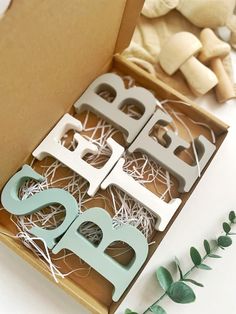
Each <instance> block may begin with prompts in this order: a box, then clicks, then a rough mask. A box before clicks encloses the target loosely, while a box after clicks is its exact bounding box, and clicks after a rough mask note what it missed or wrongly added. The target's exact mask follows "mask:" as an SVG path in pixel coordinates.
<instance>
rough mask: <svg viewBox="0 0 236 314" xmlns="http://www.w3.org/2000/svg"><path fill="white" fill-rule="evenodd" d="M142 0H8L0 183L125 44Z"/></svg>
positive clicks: (0, 80) (0, 88)
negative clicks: (10, 2)
mask: <svg viewBox="0 0 236 314" xmlns="http://www.w3.org/2000/svg"><path fill="white" fill-rule="evenodd" d="M141 4H142V1H141V0H116V1H111V0H70V1H68V0H60V1H57V0H30V1H28V0H21V1H13V2H12V5H11V7H10V9H9V10H8V11H7V13H6V16H5V17H4V18H3V19H2V20H0V59H1V62H0V73H1V76H0V94H1V99H0V131H1V136H2V139H3V140H2V145H1V165H0V187H1V185H2V184H3V183H4V182H5V181H6V179H7V178H8V177H9V176H10V175H11V173H12V172H14V171H16V169H17V167H19V166H20V165H21V163H22V162H23V160H24V158H25V157H26V156H27V155H28V154H29V153H30V152H31V151H32V150H33V149H34V148H35V146H36V145H38V143H39V142H40V141H41V140H42V138H43V137H44V136H45V135H46V134H47V132H48V131H49V130H50V129H51V128H52V127H53V125H54V124H55V123H56V122H57V120H58V119H59V118H60V117H61V116H62V115H63V113H65V112H66V111H67V109H68V108H69V107H70V106H71V105H72V104H73V102H74V101H75V100H76V99H77V98H78V97H79V96H80V94H81V93H82V92H83V90H84V89H85V88H86V87H87V86H88V85H89V83H90V82H91V81H92V80H93V79H94V78H95V77H96V76H97V75H99V74H100V73H101V69H104V67H105V66H106V65H107V67H108V65H109V62H110V61H111V60H112V56H113V54H114V52H116V51H118V50H120V49H122V48H124V47H125V45H128V43H129V40H130V38H131V36H132V30H133V29H134V26H135V25H134V23H135V20H136V17H137V16H138V12H139V10H140V9H141ZM129 17H130V18H129Z"/></svg>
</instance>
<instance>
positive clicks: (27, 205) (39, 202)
mask: <svg viewBox="0 0 236 314" xmlns="http://www.w3.org/2000/svg"><path fill="white" fill-rule="evenodd" d="M29 179H34V180H37V181H39V182H42V181H43V180H44V177H42V176H41V175H39V174H38V173H37V172H35V171H34V170H33V169H32V168H31V167H30V166H28V165H24V166H23V167H22V169H21V170H20V171H19V172H17V173H16V174H15V175H14V176H13V177H11V179H10V180H9V181H8V182H7V184H6V185H5V187H4V189H3V191H2V196H1V202H2V205H3V206H4V208H5V209H6V210H7V211H8V212H10V213H11V214H14V215H17V216H21V215H29V214H33V213H35V212H37V211H39V210H40V209H43V208H46V207H47V206H49V205H52V204H61V205H62V206H63V207H64V208H65V210H66V216H65V219H64V221H63V222H62V224H61V225H60V226H59V227H57V228H55V229H53V230H46V229H43V228H40V227H32V228H31V229H30V233H32V234H33V235H35V236H37V237H40V238H43V239H44V240H45V242H46V243H47V246H48V247H49V248H50V249H52V248H53V246H54V245H55V244H56V240H57V238H58V237H59V236H61V235H62V234H63V233H64V232H65V231H66V230H67V229H68V227H69V226H70V224H71V223H72V221H73V220H74V219H75V218H76V217H77V215H78V212H79V209H78V205H77V202H76V200H75V198H74V197H73V196H72V195H71V194H70V193H68V192H66V191H64V190H62V189H55V188H52V189H48V190H44V191H41V192H39V193H36V194H35V195H33V196H30V197H29V198H26V199H24V200H21V199H19V196H18V193H19V189H20V187H21V186H22V184H23V183H24V182H25V181H27V180H29Z"/></svg>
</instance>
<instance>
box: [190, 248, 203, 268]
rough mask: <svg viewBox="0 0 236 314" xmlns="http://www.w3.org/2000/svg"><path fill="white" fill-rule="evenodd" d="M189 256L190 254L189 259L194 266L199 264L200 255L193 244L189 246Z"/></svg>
mask: <svg viewBox="0 0 236 314" xmlns="http://www.w3.org/2000/svg"><path fill="white" fill-rule="evenodd" d="M190 256H191V259H192V261H193V264H194V265H195V266H197V265H200V264H201V262H202V258H201V255H200V253H199V252H198V250H197V249H196V248H195V247H193V246H192V247H191V248H190Z"/></svg>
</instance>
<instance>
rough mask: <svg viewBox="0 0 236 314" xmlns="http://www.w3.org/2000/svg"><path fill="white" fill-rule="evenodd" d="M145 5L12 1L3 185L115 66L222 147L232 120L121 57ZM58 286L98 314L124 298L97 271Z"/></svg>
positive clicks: (3, 83)
mask: <svg viewBox="0 0 236 314" xmlns="http://www.w3.org/2000/svg"><path fill="white" fill-rule="evenodd" d="M141 6H142V1H139V0H116V1H110V0H100V1H95V0H93V1H92V0H70V1H66V0H61V1H59V2H58V1H56V0H47V1H41V0H31V1H27V0H21V1H13V4H12V6H11V8H10V9H9V11H8V12H7V14H6V16H5V17H4V19H3V20H2V21H1V22H0V46H1V50H0V57H1V63H0V73H1V76H0V92H1V106H0V117H1V123H0V129H1V134H2V138H1V141H2V143H1V166H0V173H1V176H0V188H2V187H3V186H4V184H5V182H6V181H7V180H8V179H9V178H10V177H11V176H12V175H13V174H14V173H15V172H16V171H17V170H18V169H19V168H20V167H21V166H22V164H24V163H25V162H27V160H29V158H30V155H31V152H32V151H33V150H34V149H35V148H36V147H37V145H38V144H39V143H40V142H41V140H42V139H43V138H44V137H45V136H46V134H47V133H48V132H49V131H50V129H51V128H52V127H53V126H54V125H55V124H56V123H57V121H58V120H59V119H60V118H61V116H62V115H63V114H64V113H66V112H68V111H70V110H71V108H72V106H73V103H74V102H75V100H76V99H77V98H78V97H79V96H80V95H81V94H82V92H83V91H84V90H85V89H86V87H87V86H88V85H89V84H90V83H91V82H92V81H93V80H94V79H95V78H96V77H97V76H99V75H100V74H102V73H105V72H108V71H111V70H116V71H119V72H120V73H123V74H126V75H130V76H132V77H133V78H134V79H135V80H136V82H137V83H138V84H139V85H141V86H143V87H145V88H148V89H151V90H153V91H155V93H156V95H157V97H158V98H159V99H174V100H182V101H184V102H187V103H188V104H189V106H183V105H181V104H175V108H177V109H178V110H179V111H182V112H184V113H185V114H187V115H188V116H189V117H191V118H193V119H195V120H198V121H201V122H204V123H207V124H208V125H210V126H211V128H212V129H213V130H214V132H215V134H216V146H217V149H219V147H220V145H221V143H222V142H223V140H224V138H225V136H226V134H227V125H225V124H224V123H223V122H221V121H220V120H218V119H217V118H215V117H214V116H212V115H211V114H209V113H207V112H206V111H205V110H203V109H201V108H199V107H197V106H196V105H195V104H194V103H192V102H191V101H190V100H188V99H187V98H186V97H184V96H183V95H181V94H180V93H178V92H177V91H175V90H174V89H172V88H170V87H168V86H167V85H166V84H164V83H163V82H161V81H159V80H158V79H155V78H153V77H151V76H150V75H149V74H148V73H146V72H145V71H143V70H142V69H140V68H139V67H137V66H136V65H134V64H132V63H130V62H128V61H126V60H125V59H124V58H123V57H121V56H120V55H119V54H117V53H118V52H120V51H122V50H123V49H124V48H125V47H126V46H127V45H128V44H129V41H130V38H131V36H132V32H133V30H134V27H135V22H136V19H137V16H138V13H139V12H140V10H141ZM114 55H115V56H114ZM197 183H198V182H196V183H195V185H194V186H193V188H192V189H191V191H190V192H189V193H185V194H183V195H181V198H182V200H183V202H182V205H181V207H180V208H179V209H178V211H177V212H176V214H175V216H174V217H173V219H172V221H171V223H170V224H169V226H168V228H167V229H166V230H165V232H163V233H160V232H157V233H156V235H155V236H154V240H155V241H156V244H155V245H154V246H152V247H151V248H150V252H149V258H150V257H151V255H152V254H153V252H154V251H155V250H156V248H157V247H158V245H159V243H160V242H161V240H162V239H163V237H164V236H165V234H166V232H167V231H168V229H169V228H170V226H171V224H172V223H173V222H174V220H175V218H176V217H177V215H178V213H179V212H180V210H181V209H182V207H183V206H184V204H185V202H186V201H187V199H188V197H189V196H190V195H191V193H192V192H193V190H194V187H195V186H196V184H197ZM0 231H2V232H7V233H12V234H14V227H13V226H12V222H11V221H10V219H9V215H8V214H7V213H6V212H5V211H1V213H0ZM0 239H1V240H2V241H3V242H4V243H5V244H6V245H7V246H8V247H10V248H12V249H13V250H14V251H15V252H16V253H17V254H19V255H20V256H22V257H23V258H24V259H25V260H26V261H28V262H29V263H30V264H31V265H32V266H34V267H35V268H36V269H38V270H39V271H40V272H41V273H43V274H45V276H46V277H48V278H49V279H50V280H53V278H52V277H51V275H50V274H49V273H48V270H47V269H46V268H45V267H44V265H43V264H42V263H41V262H40V260H39V259H37V258H36V257H35V256H34V255H33V254H32V253H31V252H30V251H29V250H28V249H27V248H25V247H24V246H23V244H22V243H21V242H20V241H18V240H15V239H12V238H10V237H7V236H4V235H2V234H0ZM95 283H96V284H95ZM58 285H59V286H60V287H61V288H62V289H64V290H65V291H66V292H68V293H69V294H71V295H72V296H73V297H75V298H76V299H77V300H78V301H79V302H80V303H82V304H83V305H84V306H86V307H87V308H88V309H89V310H91V311H92V312H93V313H102V314H105V313H113V312H114V311H115V309H116V308H117V305H118V303H114V302H112V300H111V290H112V287H111V285H110V284H109V283H108V282H107V281H106V280H105V279H103V278H101V276H99V275H98V274H95V272H94V273H93V274H92V276H91V277H90V278H89V279H88V280H87V281H86V280H84V281H83V280H81V282H79V283H76V282H75V281H74V280H71V279H70V278H65V279H63V280H60V282H59V284H58ZM98 285H100V288H101V289H100V294H99V295H98V294H97V288H96V287H97V286H98ZM123 297H125V295H124V296H123Z"/></svg>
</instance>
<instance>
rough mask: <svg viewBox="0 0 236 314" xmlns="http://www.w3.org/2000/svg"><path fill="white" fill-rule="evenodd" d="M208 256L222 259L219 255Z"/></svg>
mask: <svg viewBox="0 0 236 314" xmlns="http://www.w3.org/2000/svg"><path fill="white" fill-rule="evenodd" d="M208 256H209V257H212V258H221V256H220V255H217V254H209V255H208Z"/></svg>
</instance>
